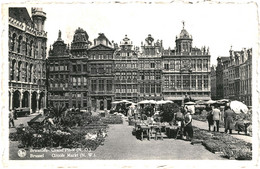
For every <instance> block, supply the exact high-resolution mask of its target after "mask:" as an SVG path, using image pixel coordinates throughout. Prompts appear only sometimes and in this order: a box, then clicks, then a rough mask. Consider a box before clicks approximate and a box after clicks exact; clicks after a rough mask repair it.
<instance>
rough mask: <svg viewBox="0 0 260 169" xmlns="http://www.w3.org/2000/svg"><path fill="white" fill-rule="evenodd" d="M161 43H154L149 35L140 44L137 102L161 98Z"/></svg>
mask: <svg viewBox="0 0 260 169" xmlns="http://www.w3.org/2000/svg"><path fill="white" fill-rule="evenodd" d="M162 50H163V47H162V41H159V40H157V41H156V42H155V41H154V38H153V37H152V36H151V35H150V34H149V35H148V37H147V38H146V39H145V42H144V43H142V44H141V50H140V54H139V55H138V74H139V78H138V84H139V100H149V99H153V100H161V99H162V98H163V96H162V67H161V66H162V57H161V55H162Z"/></svg>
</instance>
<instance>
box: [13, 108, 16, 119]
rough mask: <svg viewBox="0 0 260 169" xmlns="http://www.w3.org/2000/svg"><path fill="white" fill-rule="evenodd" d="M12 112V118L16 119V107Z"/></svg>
mask: <svg viewBox="0 0 260 169" xmlns="http://www.w3.org/2000/svg"><path fill="white" fill-rule="evenodd" d="M12 113H13V117H14V120H17V111H16V109H13V110H12Z"/></svg>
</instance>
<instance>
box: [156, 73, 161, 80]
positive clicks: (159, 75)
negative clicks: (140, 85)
mask: <svg viewBox="0 0 260 169" xmlns="http://www.w3.org/2000/svg"><path fill="white" fill-rule="evenodd" d="M155 79H156V80H160V79H161V74H160V72H155Z"/></svg>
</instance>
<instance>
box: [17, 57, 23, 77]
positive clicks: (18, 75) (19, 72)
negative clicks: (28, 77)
mask: <svg viewBox="0 0 260 169" xmlns="http://www.w3.org/2000/svg"><path fill="white" fill-rule="evenodd" d="M21 70H22V62H21V61H20V62H18V73H17V80H18V81H21V73H22V71H21Z"/></svg>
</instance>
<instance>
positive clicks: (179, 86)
mask: <svg viewBox="0 0 260 169" xmlns="http://www.w3.org/2000/svg"><path fill="white" fill-rule="evenodd" d="M177 88H178V89H180V88H181V76H177Z"/></svg>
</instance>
